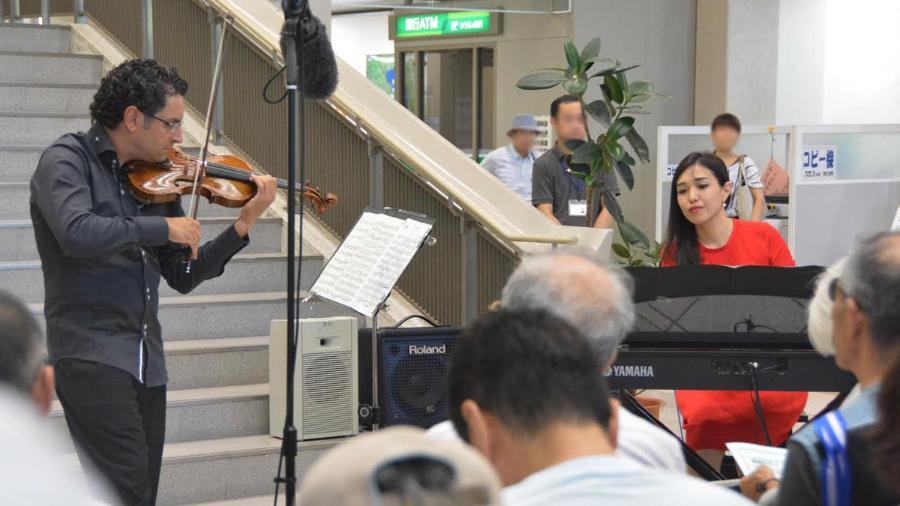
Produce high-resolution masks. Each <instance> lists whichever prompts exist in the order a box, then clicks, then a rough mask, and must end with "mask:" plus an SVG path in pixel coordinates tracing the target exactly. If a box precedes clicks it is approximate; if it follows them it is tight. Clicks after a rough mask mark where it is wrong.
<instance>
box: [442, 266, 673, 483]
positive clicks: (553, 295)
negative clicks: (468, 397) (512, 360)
mask: <svg viewBox="0 0 900 506" xmlns="http://www.w3.org/2000/svg"><path fill="white" fill-rule="evenodd" d="M631 288H632V281H631V277H630V276H629V275H628V274H627V273H626V272H625V271H623V270H622V269H621V268H620V267H618V266H616V265H612V264H609V263H606V262H604V261H603V260H602V259H601V258H600V257H599V256H598V255H597V254H596V253H591V252H588V251H582V250H575V249H567V250H561V251H556V252H551V253H545V254H541V255H534V256H530V257H527V258H525V260H524V261H522V263H521V264H520V265H519V267H518V268H516V270H515V271H513V273H512V275H511V276H510V277H509V279H508V280H507V282H506V286H504V288H503V292H502V300H501V306H502V307H503V308H505V309H508V310H527V309H535V310H545V311H548V312H550V313H551V314H554V315H556V316H557V317H559V318H562V319H563V320H565V321H567V322H568V323H569V324H570V325H572V326H574V327H575V328H576V329H577V330H578V331H579V332H581V333H582V334H583V335H585V336H588V338H589V340H590V341H591V348H592V351H593V353H594V356H595V357H596V365H597V368H598V370H600V371H602V372H605V371H606V370H607V369H608V368H609V366H610V365H612V362H613V361H614V360H615V355H616V348H617V347H618V346H619V344H620V343H621V342H622V340H623V339H624V338H625V334H626V333H627V332H628V331H629V330H630V329H631V325H632V324H633V323H634V304H633V303H632V294H631ZM429 435H433V436H435V437H442V436H448V437H454V438H456V437H457V435H456V433H455V432H454V431H453V424H452V423H451V422H450V421H446V422H443V423H440V424H438V425H436V426H434V427H432V428H431V429H430V430H429ZM617 453H618V454H619V455H621V456H623V457H627V458H629V459H631V460H632V461H634V462H638V463H640V464H643V465H646V466H650V467H657V468H662V469H668V470H670V471H678V472H684V471H685V461H684V454H683V453H682V450H681V445H680V443H679V441H678V440H677V439H676V438H675V437H674V436H673V435H672V434H670V433H668V432H666V431H665V430H663V429H660V428H658V427H656V426H655V425H653V424H651V423H650V422H648V421H646V420H644V419H643V418H639V417H638V416H635V415H633V414H631V412H629V411H627V410H624V409H623V410H621V412H620V414H619V440H618V448H617Z"/></svg>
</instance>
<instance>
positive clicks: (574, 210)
mask: <svg viewBox="0 0 900 506" xmlns="http://www.w3.org/2000/svg"><path fill="white" fill-rule="evenodd" d="M569 216H587V200H574V199H572V200H570V201H569Z"/></svg>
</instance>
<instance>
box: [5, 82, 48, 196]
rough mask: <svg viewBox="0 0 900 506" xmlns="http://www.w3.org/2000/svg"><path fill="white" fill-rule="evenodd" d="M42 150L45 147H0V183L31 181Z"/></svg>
mask: <svg viewBox="0 0 900 506" xmlns="http://www.w3.org/2000/svg"><path fill="white" fill-rule="evenodd" d="M0 100H2V98H0ZM44 149H45V146H0V183H16V182H22V181H29V180H31V175H32V174H34V169H35V168H36V167H37V164H38V160H40V158H41V153H43V152H44Z"/></svg>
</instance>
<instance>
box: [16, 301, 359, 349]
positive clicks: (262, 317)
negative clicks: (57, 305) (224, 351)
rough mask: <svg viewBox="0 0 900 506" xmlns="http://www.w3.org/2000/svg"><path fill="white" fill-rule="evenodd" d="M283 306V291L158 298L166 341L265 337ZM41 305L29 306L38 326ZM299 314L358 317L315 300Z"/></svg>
mask: <svg viewBox="0 0 900 506" xmlns="http://www.w3.org/2000/svg"><path fill="white" fill-rule="evenodd" d="M308 295H309V294H308V293H306V292H301V294H300V296H301V298H304V297H307V296H308ZM286 303H287V299H286V296H285V293H284V292H266V293H235V294H223V295H180V296H178V297H161V298H160V299H159V320H160V323H161V324H162V328H163V333H164V338H165V339H166V340H168V341H172V340H174V339H216V338H222V337H241V336H262V335H268V334H269V330H270V329H269V326H270V322H271V321H272V320H275V319H283V318H285V316H286V309H285V305H286ZM43 306H44V305H43V304H30V305H29V307H30V308H31V309H32V311H33V312H34V313H35V314H36V315H37V316H38V320H39V321H40V322H41V323H42V324H43V310H44V307H43ZM300 315H301V317H302V318H324V317H329V316H342V315H355V316H359V315H358V314H357V313H355V312H353V311H352V310H350V309H347V308H345V307H343V306H340V305H338V304H335V303H333V302H330V301H326V300H321V299H318V298H317V299H315V300H313V301H310V302H304V303H301V304H300ZM170 336H177V337H174V338H173V337H170Z"/></svg>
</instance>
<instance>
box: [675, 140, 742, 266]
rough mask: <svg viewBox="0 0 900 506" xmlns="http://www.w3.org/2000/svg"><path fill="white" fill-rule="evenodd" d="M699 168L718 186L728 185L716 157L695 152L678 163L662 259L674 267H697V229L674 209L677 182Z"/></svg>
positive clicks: (679, 211)
mask: <svg viewBox="0 0 900 506" xmlns="http://www.w3.org/2000/svg"><path fill="white" fill-rule="evenodd" d="M694 165H700V166H701V167H706V168H707V169H709V171H710V172H712V173H713V176H715V177H716V179H717V180H718V181H719V186H725V183H727V182H728V180H729V177H728V168H727V167H725V163H724V162H722V160H721V159H719V157H718V156H716V155H714V154H712V153H708V152H699V151H695V152H693V153H691V154H689V155H687V156H686V157H684V158H683V159H682V160H681V163H679V164H678V168H676V169H675V175H673V176H672V192H671V193H670V196H669V229H668V231H667V232H666V247H665V253H664V255H663V258H668V259H671V260H673V261H674V262H675V265H697V264H699V263H700V246H699V243H698V241H697V227H695V226H694V224H693V223H691V222H690V221H689V220H688V219H687V217H685V215H684V213H683V212H682V211H681V207H680V206H679V205H678V189H677V187H676V186H677V183H678V178H679V177H681V174H682V173H683V172H684V171H686V170H687V169H689V168H690V167H693V166H694Z"/></svg>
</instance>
